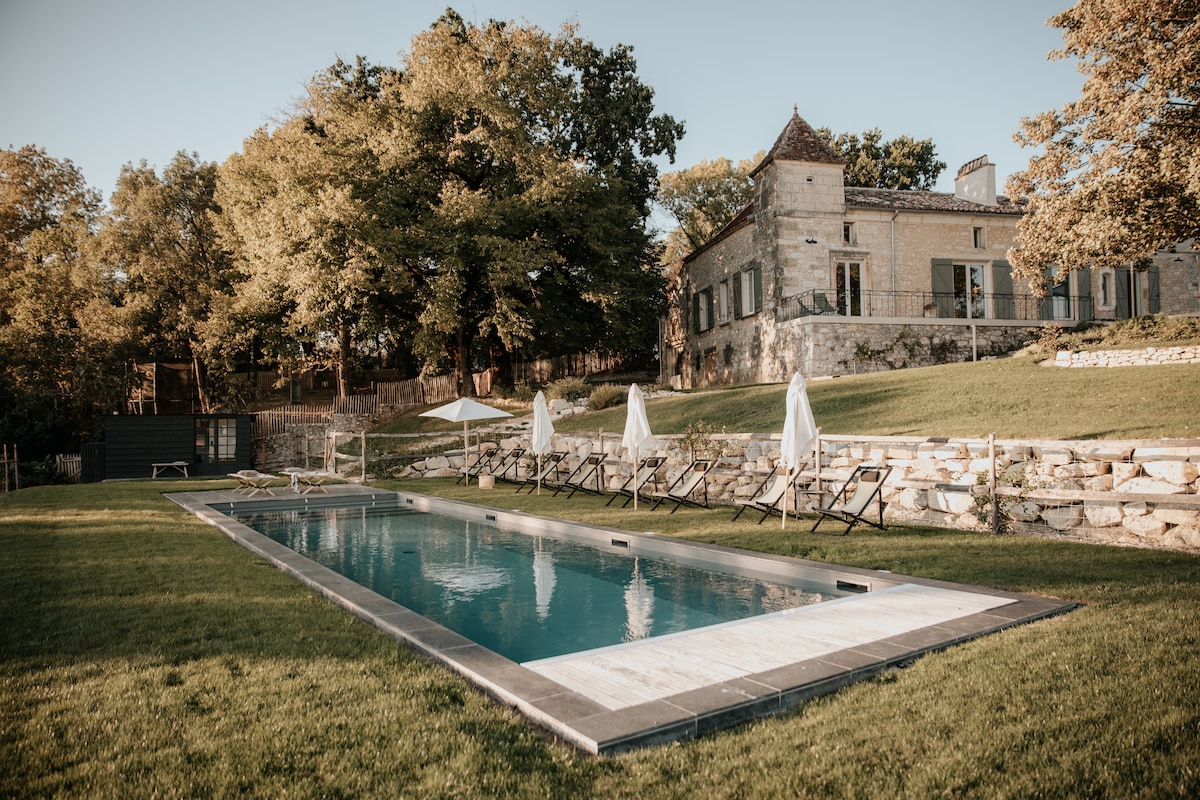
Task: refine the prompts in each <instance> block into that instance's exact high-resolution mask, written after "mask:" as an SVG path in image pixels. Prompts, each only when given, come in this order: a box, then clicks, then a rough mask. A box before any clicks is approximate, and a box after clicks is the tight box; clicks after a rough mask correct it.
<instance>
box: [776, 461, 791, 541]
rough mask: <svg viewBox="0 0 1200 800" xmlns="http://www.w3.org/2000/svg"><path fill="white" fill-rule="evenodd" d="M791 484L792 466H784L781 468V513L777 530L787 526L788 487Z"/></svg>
mask: <svg viewBox="0 0 1200 800" xmlns="http://www.w3.org/2000/svg"><path fill="white" fill-rule="evenodd" d="M791 484H792V468H791V467H787V466H785V467H784V468H783V514H781V515H780V520H779V530H784V529H785V528H787V501H788V487H789V486H791Z"/></svg>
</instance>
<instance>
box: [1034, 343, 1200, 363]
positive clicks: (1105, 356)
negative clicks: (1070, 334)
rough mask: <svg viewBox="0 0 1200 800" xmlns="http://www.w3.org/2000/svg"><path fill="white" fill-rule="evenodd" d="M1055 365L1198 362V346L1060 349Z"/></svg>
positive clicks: (1199, 350)
mask: <svg viewBox="0 0 1200 800" xmlns="http://www.w3.org/2000/svg"><path fill="white" fill-rule="evenodd" d="M1052 363H1053V364H1054V366H1056V367H1144V366H1151V365H1155V364H1200V346H1198V345H1192V346H1187V347H1146V348H1142V349H1137V350H1081V351H1079V352H1072V351H1070V350H1062V351H1060V352H1059V353H1058V354H1057V355H1056V356H1055V357H1054V361H1053V362H1052Z"/></svg>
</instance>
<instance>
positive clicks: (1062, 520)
mask: <svg viewBox="0 0 1200 800" xmlns="http://www.w3.org/2000/svg"><path fill="white" fill-rule="evenodd" d="M1042 519H1043V520H1045V522H1046V524H1047V525H1049V526H1050V527H1051V528H1053V529H1054V530H1056V531H1065V530H1070V529H1071V528H1074V527H1076V526H1078V525H1079V523H1080V522H1082V521H1083V507H1082V506H1055V507H1054V508H1046V509H1043V510H1042Z"/></svg>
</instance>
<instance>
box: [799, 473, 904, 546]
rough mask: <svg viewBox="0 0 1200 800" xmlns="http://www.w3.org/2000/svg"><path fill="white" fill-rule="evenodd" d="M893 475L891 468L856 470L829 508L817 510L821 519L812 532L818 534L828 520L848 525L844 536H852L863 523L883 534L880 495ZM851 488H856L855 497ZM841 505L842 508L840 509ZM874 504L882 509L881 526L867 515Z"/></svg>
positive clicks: (884, 527)
mask: <svg viewBox="0 0 1200 800" xmlns="http://www.w3.org/2000/svg"><path fill="white" fill-rule="evenodd" d="M891 471H892V468H891V467H889V466H882V467H876V466H867V465H864V464H860V465H859V466H858V467H856V468H855V469H854V472H853V473H852V474H851V475H850V477H849V479H847V480H846V482H845V483H844V484H842V488H841V490H840V491H839V492H838V493H837V494H836V495H835V496H834V498H833V502H832V503H831V504H830V505H829V507H828V508H817V509H814V511H816V512H817V514H818V515H819V516H818V517H817V521H816V522H814V523H813V526H812V529H811V530H810V531H809V532H810V533H815V532H816V530H817V526H818V525H820V524H821V523H822V522H824V521H825V518H826V517H831V518H833V519H836V520H840V521H841V522H844V523H846V530H844V531H842V535H843V536H845V535H846V534H848V533H850V530H851V529H852V528H853V527H854V526H855V525H857V524H858V523H860V522H865V523H866V524H867V525H870V526H871V527H874V528H878V529H879V530H881V531H882V530H885V529H886V526H884V524H883V495H882V494H881V492H882V491H883V482H884V481H885V480H887V476H888V475H889V474H891ZM851 486H853V487H854V491H853V492H852V493H851V492H850V487H851ZM839 502H840V503H841V505H838V503H839ZM872 502H875V503H876V504H877V505H878V506H879V522H875V521H874V520H871V519H869V518H868V517H867V511H868V509H869V508H870V506H871V503H872Z"/></svg>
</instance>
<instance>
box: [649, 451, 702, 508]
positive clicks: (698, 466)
mask: <svg viewBox="0 0 1200 800" xmlns="http://www.w3.org/2000/svg"><path fill="white" fill-rule="evenodd" d="M716 465H717V462H716V461H714V460H712V459H708V458H698V459H696V460H695V461H693V462H692V463H691V464H689V465H688V468H687V469H685V470H684V471H683V472H681V473H679V477H677V478H676V479H675V481H674V482H673V483H672V484H671V485H670V486H669V487H668V488H667V490H666V491H665V492H654V493H653V494H652V495H651V496H652V497H657V498H658V500H657V501H655V503H654V508H652V509H651V511H653V510H655V509H657V508H658V507H659V506H660V505H662V504H663V503H664V502H666V503H674V504H675V505H674V507H673V508H672V509H671V513H672V514H674V513H675V512H676V511H678V510H679V507H680V506H695V507H696V508H708V480H707V478H708V473H710V472H712V470H713V467H715V466H716ZM693 494H700V495H702V496H703V498H704V499H703V500H693V499H692V495H693Z"/></svg>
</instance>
